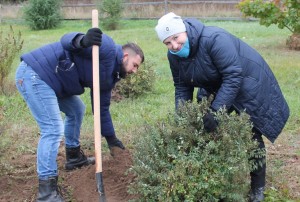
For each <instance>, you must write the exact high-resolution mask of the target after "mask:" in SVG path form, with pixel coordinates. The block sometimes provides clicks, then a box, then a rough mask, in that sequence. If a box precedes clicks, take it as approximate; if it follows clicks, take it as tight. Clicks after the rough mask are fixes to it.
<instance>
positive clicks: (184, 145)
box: [130, 100, 258, 202]
mask: <svg viewBox="0 0 300 202" xmlns="http://www.w3.org/2000/svg"><path fill="white" fill-rule="evenodd" d="M208 106H209V102H208V101H207V100H204V101H203V102H202V103H200V104H197V103H186V104H185V105H182V106H181V107H180V108H179V111H178V114H176V115H174V114H170V115H169V117H168V119H167V120H166V121H165V122H164V123H158V124H157V125H155V126H150V125H146V126H145V129H144V131H143V132H141V133H142V134H139V135H138V136H137V137H136V138H135V140H134V144H133V145H135V147H136V148H135V150H134V153H133V158H134V164H133V166H132V168H131V171H132V172H133V173H134V174H135V175H136V176H137V178H136V181H135V182H134V183H133V184H132V186H131V187H130V191H131V192H132V193H135V194H139V195H140V196H141V200H142V201H219V200H220V199H224V200H225V201H239V202H240V201H247V194H248V191H249V188H250V186H249V185H250V178H249V172H250V170H252V169H254V168H256V166H258V165H255V164H254V162H249V160H248V159H249V158H250V157H251V156H253V155H254V148H255V147H256V142H253V141H252V132H251V128H252V125H251V123H250V121H249V116H248V115H247V114H245V113H242V114H241V115H240V116H238V115H236V114H232V115H229V114H227V113H226V112H225V110H221V111H219V112H217V114H216V116H217V117H218V120H219V127H218V129H217V131H216V132H214V133H213V134H212V133H206V132H205V131H204V130H203V122H202V117H203V115H204V113H205V112H206V111H207V110H208Z"/></svg>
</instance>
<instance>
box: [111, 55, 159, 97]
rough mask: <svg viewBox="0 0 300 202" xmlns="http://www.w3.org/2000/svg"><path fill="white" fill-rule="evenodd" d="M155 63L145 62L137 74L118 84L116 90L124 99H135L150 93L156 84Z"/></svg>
mask: <svg viewBox="0 0 300 202" xmlns="http://www.w3.org/2000/svg"><path fill="white" fill-rule="evenodd" d="M153 66H154V63H153V62H152V61H151V60H147V61H145V62H144V63H143V64H142V65H141V66H140V68H139V70H138V71H137V73H136V74H131V75H129V76H127V77H126V78H125V79H122V80H121V81H120V82H119V83H117V85H116V87H115V90H116V91H117V92H118V93H119V94H120V95H121V96H123V97H126V98H134V97H138V96H140V95H142V94H145V93H147V92H150V91H151V90H152V88H153V86H154V82H155V71H154V69H153Z"/></svg>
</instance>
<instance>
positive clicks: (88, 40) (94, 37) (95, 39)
mask: <svg viewBox="0 0 300 202" xmlns="http://www.w3.org/2000/svg"><path fill="white" fill-rule="evenodd" d="M101 43H102V31H101V30H100V29H99V28H91V29H89V30H88V31H87V33H86V34H85V35H84V37H83V38H82V39H81V41H80V45H81V46H82V47H83V48H87V47H90V46H93V45H97V46H101Z"/></svg>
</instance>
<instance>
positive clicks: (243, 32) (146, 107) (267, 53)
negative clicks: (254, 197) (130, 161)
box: [0, 20, 300, 201]
mask: <svg viewBox="0 0 300 202" xmlns="http://www.w3.org/2000/svg"><path fill="white" fill-rule="evenodd" d="M204 23H205V24H206V25H212V26H219V27H222V28H225V29H226V30H228V31H229V32H231V33H233V34H234V35H236V36H238V37H239V38H241V39H243V40H244V41H246V42H247V43H248V44H249V45H251V46H252V47H254V48H255V49H257V50H258V51H259V52H260V53H261V54H262V56H263V57H264V58H265V59H266V61H267V62H268V63H269V65H270V67H271V68H272V70H273V72H274V74H275V76H276V77H277V79H278V82H279V84H280V86H281V89H282V91H283V93H284V95H285V97H286V99H287V102H288V104H289V106H290V111H291V115H290V119H289V121H288V123H287V125H286V127H285V129H284V130H283V132H282V135H281V136H280V138H279V139H278V142H275V145H271V144H270V143H267V148H268V149H269V150H270V152H271V153H272V155H271V156H270V157H268V158H269V159H268V161H269V163H268V164H269V165H268V169H269V170H268V180H267V183H268V190H267V193H268V194H269V195H270V197H267V200H269V201H276V199H280V200H282V201H287V200H291V201H292V199H294V200H297V199H298V201H300V193H299V192H300V191H299V190H294V189H293V187H291V186H292V185H295V186H296V185H297V186H298V188H299V186H300V185H299V184H300V182H299V175H298V178H297V175H296V174H297V172H296V173H295V172H294V170H293V169H294V166H290V167H288V166H287V164H289V165H291V162H290V160H291V159H289V158H286V156H288V155H285V157H282V155H280V154H277V153H276V152H275V151H279V152H281V151H282V153H284V154H289V155H292V156H296V157H297V159H298V164H296V165H295V166H296V168H300V167H299V164H300V163H299V156H300V146H299V145H300V138H299V134H300V127H299V126H300V124H299V123H300V118H299V114H300V107H299V106H300V90H299V89H300V53H299V51H298V52H297V51H292V50H289V49H288V48H287V47H286V45H285V41H286V39H287V37H288V36H289V35H290V34H291V33H290V32H289V31H288V30H286V29H284V30H281V29H278V28H277V27H276V26H270V27H268V28H267V27H264V26H260V25H259V23H258V22H241V21H239V22H237V21H234V22H233V21H207V22H204ZM10 25H12V26H13V29H14V31H15V32H17V31H21V33H22V38H23V39H24V45H23V49H22V51H21V53H20V54H22V53H25V52H28V51H30V50H32V49H34V48H37V47H39V46H42V45H44V44H47V43H51V42H54V41H57V40H59V39H60V37H61V36H62V35H63V34H65V33H67V32H72V31H79V32H84V33H85V32H86V31H87V30H88V29H89V28H90V27H91V22H90V21H64V22H63V23H62V24H61V25H60V27H58V28H56V29H52V30H42V31H31V30H30V29H29V28H28V27H27V26H26V25H24V24H23V23H22V22H18V23H17V22H15V23H14V22H11V23H9V24H8V23H6V24H4V23H2V24H0V31H3V32H6V31H8V30H9V26H10ZM155 25H156V21H154V20H137V21H122V22H121V27H120V29H119V30H116V31H107V30H103V31H104V33H106V34H108V35H109V36H111V37H112V38H113V39H114V40H115V42H116V43H118V44H123V43H126V42H128V41H134V42H137V43H138V44H139V45H140V46H141V47H142V49H143V50H144V53H145V59H146V61H147V60H151V61H153V62H154V63H155V64H156V65H155V72H156V80H155V85H154V89H153V91H152V92H145V94H144V95H142V96H140V97H138V98H137V99H124V100H122V101H121V102H118V103H116V102H113V103H112V104H111V115H112V118H113V122H114V126H115V130H116V133H117V136H118V137H119V138H120V139H122V140H123V141H124V143H125V144H126V145H127V148H131V140H132V138H134V135H136V134H137V133H138V132H137V131H138V130H139V128H140V127H141V126H143V125H144V123H153V124H154V123H156V122H158V121H160V120H163V119H164V118H166V116H167V114H168V113H169V112H172V110H173V109H174V87H173V81H172V76H171V72H170V70H169V66H168V60H167V57H166V52H167V49H166V47H165V46H164V45H163V44H162V43H161V42H160V41H159V40H158V38H157V36H156V33H155V31H154V27H155ZM18 63H19V58H18V57H17V58H15V60H14V62H13V65H12V69H11V74H10V75H9V78H8V81H7V84H6V85H7V87H6V88H7V90H8V92H9V93H8V95H0V135H1V136H0V163H1V164H0V175H2V174H3V173H4V171H5V170H7V169H10V162H9V159H11V156H14V157H18V156H20V155H25V154H26V153H29V154H35V152H36V151H35V150H36V144H37V141H38V132H39V131H38V128H37V125H36V123H35V121H34V120H33V118H32V117H31V115H30V112H29V110H28V109H27V107H26V105H25V103H24V102H23V100H22V99H21V97H20V95H19V94H18V92H17V90H16V88H15V87H14V72H15V70H16V67H17V65H18ZM82 98H83V100H84V102H85V103H86V105H87V111H86V116H85V119H84V123H83V126H82V145H84V146H86V147H92V146H93V117H92V112H91V106H90V101H89V89H86V92H85V94H83V95H82ZM277 144H278V145H280V147H279V146H276V145H277ZM103 147H104V151H106V152H107V151H108V148H107V147H106V144H105V145H104V146H103ZM294 163H295V162H293V165H294ZM296 163H297V162H296ZM298 173H299V170H298ZM293 177H296V179H295V178H293ZM292 178H293V180H294V181H292V184H289V183H290V181H289V179H292ZM297 183H298V184H297ZM295 186H294V187H295ZM271 196H272V197H275V199H274V200H272V197H271Z"/></svg>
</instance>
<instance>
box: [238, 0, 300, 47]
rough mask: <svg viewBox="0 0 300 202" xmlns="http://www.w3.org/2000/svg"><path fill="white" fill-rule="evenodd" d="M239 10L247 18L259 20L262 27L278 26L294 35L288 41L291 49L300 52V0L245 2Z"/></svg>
mask: <svg viewBox="0 0 300 202" xmlns="http://www.w3.org/2000/svg"><path fill="white" fill-rule="evenodd" d="M238 8H239V9H240V10H241V12H242V13H243V14H244V15H245V16H253V17H255V18H259V23H260V24H261V25H265V26H267V27H268V26H270V25H272V24H274V25H277V26H278V28H280V29H283V28H287V29H288V30H290V31H291V32H292V33H293V34H292V35H291V36H290V37H289V38H288V39H287V41H286V44H287V46H288V47H289V48H291V49H294V50H300V2H299V0H271V1H264V0H243V1H241V2H240V3H239V4H238Z"/></svg>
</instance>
